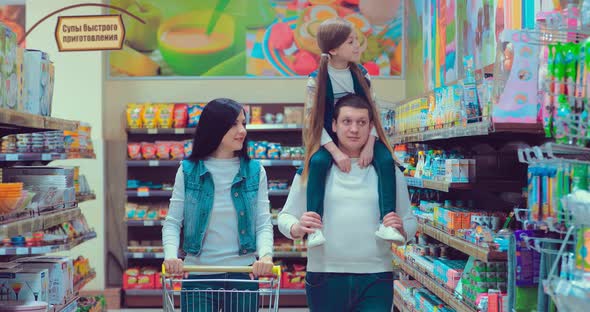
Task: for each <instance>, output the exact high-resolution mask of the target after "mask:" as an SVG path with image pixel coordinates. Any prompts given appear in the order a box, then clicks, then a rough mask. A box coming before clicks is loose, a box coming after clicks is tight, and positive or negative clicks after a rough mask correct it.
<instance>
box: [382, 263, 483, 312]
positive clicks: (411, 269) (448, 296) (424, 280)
mask: <svg viewBox="0 0 590 312" xmlns="http://www.w3.org/2000/svg"><path fill="white" fill-rule="evenodd" d="M393 258H394V260H395V261H396V262H397V263H399V265H400V267H401V269H402V270H403V271H404V272H406V273H408V274H409V275H410V276H412V277H413V278H414V279H415V280H417V281H418V282H420V284H422V285H424V286H425V287H426V288H428V289H429V290H430V291H431V292H432V293H433V294H435V295H436V296H438V297H439V298H440V299H441V300H442V301H444V302H446V303H447V304H448V305H449V306H451V308H453V309H455V310H456V311H457V312H476V311H477V310H476V309H473V308H472V307H471V306H469V305H467V304H466V303H464V302H463V301H461V300H459V299H458V298H455V296H454V295H453V292H451V291H450V290H449V289H447V288H445V287H444V286H442V283H440V282H438V281H436V280H435V279H434V278H432V277H430V276H428V275H426V274H425V273H423V272H421V271H419V270H418V269H416V267H415V266H414V265H411V264H409V263H407V262H405V261H403V260H402V259H400V258H399V257H398V256H396V255H394V256H393Z"/></svg>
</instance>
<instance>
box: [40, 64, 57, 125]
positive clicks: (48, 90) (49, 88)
mask: <svg viewBox="0 0 590 312" xmlns="http://www.w3.org/2000/svg"><path fill="white" fill-rule="evenodd" d="M45 66H46V67H47V77H43V79H44V81H43V85H44V86H45V88H44V94H43V97H42V98H41V101H42V102H41V115H43V116H51V108H52V105H53V88H54V86H55V65H53V62H51V61H49V60H47V61H46V62H45Z"/></svg>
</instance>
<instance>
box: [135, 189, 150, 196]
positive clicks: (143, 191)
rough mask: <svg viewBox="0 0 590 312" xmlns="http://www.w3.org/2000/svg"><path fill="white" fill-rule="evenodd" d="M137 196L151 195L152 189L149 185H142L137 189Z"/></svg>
mask: <svg viewBox="0 0 590 312" xmlns="http://www.w3.org/2000/svg"><path fill="white" fill-rule="evenodd" d="M137 196H138V197H149V196H150V189H149V188H147V187H140V188H138V189H137Z"/></svg>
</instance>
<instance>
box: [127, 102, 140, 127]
mask: <svg viewBox="0 0 590 312" xmlns="http://www.w3.org/2000/svg"><path fill="white" fill-rule="evenodd" d="M142 115H143V105H141V104H136V103H129V104H127V127H128V128H130V129H139V128H143V119H142V117H141V116H142Z"/></svg>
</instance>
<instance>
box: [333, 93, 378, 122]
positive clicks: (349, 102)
mask: <svg viewBox="0 0 590 312" xmlns="http://www.w3.org/2000/svg"><path fill="white" fill-rule="evenodd" d="M342 107H352V108H358V109H366V110H368V111H369V120H370V121H373V109H372V108H371V104H369V102H368V101H367V100H366V99H365V98H364V97H362V96H359V95H356V94H353V93H349V94H347V95H345V96H343V97H341V98H340V99H339V100H338V101H337V102H336V105H334V120H338V116H339V115H340V109H341V108H342Z"/></svg>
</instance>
